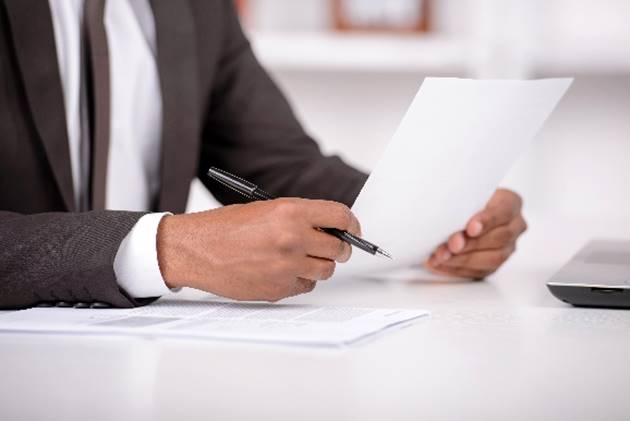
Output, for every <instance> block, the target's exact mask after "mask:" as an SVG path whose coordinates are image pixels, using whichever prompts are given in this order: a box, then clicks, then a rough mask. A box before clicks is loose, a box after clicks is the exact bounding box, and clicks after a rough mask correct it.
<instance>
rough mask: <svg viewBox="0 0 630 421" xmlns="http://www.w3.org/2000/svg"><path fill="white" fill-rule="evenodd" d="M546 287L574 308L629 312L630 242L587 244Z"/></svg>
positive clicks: (595, 242)
mask: <svg viewBox="0 0 630 421" xmlns="http://www.w3.org/2000/svg"><path fill="white" fill-rule="evenodd" d="M547 287H548V288H549V290H550V291H551V293H552V294H553V295H555V296H556V297H557V298H558V299H560V300H562V301H564V302H566V303H569V304H572V305H574V306H579V307H609V308H630V241H616V240H594V241H591V242H589V243H588V244H586V245H585V246H584V247H583V248H582V249H581V250H580V251H579V252H578V253H577V254H576V255H575V256H573V258H572V259H571V260H570V261H569V262H568V263H567V264H566V265H564V267H563V268H562V269H560V271H558V273H556V274H555V275H554V276H553V277H552V278H551V279H550V280H549V281H548V282H547Z"/></svg>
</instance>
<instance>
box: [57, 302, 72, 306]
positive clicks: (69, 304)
mask: <svg viewBox="0 0 630 421" xmlns="http://www.w3.org/2000/svg"><path fill="white" fill-rule="evenodd" d="M56 306H57V307H72V303H69V302H67V301H57V303H56Z"/></svg>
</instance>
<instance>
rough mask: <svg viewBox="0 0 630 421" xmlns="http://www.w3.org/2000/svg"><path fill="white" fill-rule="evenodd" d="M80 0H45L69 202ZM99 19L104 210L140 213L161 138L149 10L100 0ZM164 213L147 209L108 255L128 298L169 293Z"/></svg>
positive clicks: (82, 142)
mask: <svg viewBox="0 0 630 421" xmlns="http://www.w3.org/2000/svg"><path fill="white" fill-rule="evenodd" d="M84 1H85V0H49V4H50V9H51V14H52V18H53V27H54V31H55V43H56V46H57V56H58V61H59V71H60V75H61V84H62V88H63V93H64V101H65V107H66V124H67V128H68V140H69V143H70V145H69V146H70V160H71V165H72V181H73V184H74V191H75V200H76V201H77V203H80V202H81V200H83V199H82V198H83V197H84V195H86V194H87V190H88V177H87V174H88V171H87V164H86V163H87V160H88V159H89V150H88V149H87V148H89V142H88V139H87V138H86V136H84V133H85V132H86V131H85V124H83V121H84V120H83V121H82V119H84V118H85V115H86V112H87V111H86V109H85V101H84V100H82V96H83V95H85V91H84V86H83V82H82V78H81V66H82V32H83V31H82V19H83V4H84ZM104 20H105V22H104V23H105V31H106V33H107V42H108V47H109V62H110V63H109V65H110V93H111V110H110V118H111V120H110V140H109V156H108V162H107V188H106V197H105V203H106V207H107V208H108V209H117V210H134V211H148V210H150V208H151V204H152V203H154V200H155V198H156V195H157V193H158V190H159V180H160V177H159V176H160V173H159V163H160V149H161V136H162V97H161V91H160V84H159V74H158V69H157V62H156V36H155V22H154V19H153V13H152V11H151V7H150V5H149V2H148V0H116V1H107V2H106V5H105V16H104ZM83 98H84V97H83ZM164 215H165V213H153V214H148V215H145V216H143V217H142V218H140V219H139V220H138V222H137V223H136V225H135V226H134V227H133V229H132V230H131V231H130V232H129V234H128V235H127V236H126V237H125V239H124V240H123V241H122V243H121V245H120V247H119V249H118V252H117V254H116V258H115V260H114V272H115V273H116V278H117V281H118V284H119V285H120V286H121V287H122V288H123V289H124V290H125V291H126V292H127V293H128V294H130V295H131V296H133V297H136V298H142V297H153V296H159V295H162V294H164V293H166V292H169V289H168V288H167V287H166V284H165V283H164V279H163V278H162V275H161V273H160V269H159V266H158V261H157V251H156V234H157V228H158V224H159V223H160V220H161V219H162V217H163V216H164Z"/></svg>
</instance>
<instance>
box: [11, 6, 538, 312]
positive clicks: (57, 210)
mask: <svg viewBox="0 0 630 421" xmlns="http://www.w3.org/2000/svg"><path fill="white" fill-rule="evenodd" d="M213 165H214V166H217V167H220V168H223V169H225V170H228V171H231V172H233V173H235V174H239V175H241V176H243V177H244V178H246V179H249V180H251V181H253V182H255V183H257V184H260V185H262V186H264V187H265V189H266V190H268V191H269V192H270V193H272V194H275V195H279V196H283V197H286V198H284V199H278V200H274V201H269V202H259V203H252V204H234V205H230V206H225V207H223V208H221V209H218V210H212V211H207V212H201V213H197V214H190V215H185V214H182V212H183V211H184V207H185V204H186V199H187V194H188V187H189V184H190V181H191V180H192V179H193V178H194V177H195V176H199V177H200V179H201V180H202V181H203V182H204V183H206V187H207V188H208V189H209V190H211V191H212V193H213V194H214V195H215V196H216V197H217V198H218V199H219V200H221V201H222V202H223V203H225V204H230V203H234V202H236V201H237V200H238V199H237V198H236V197H235V196H234V195H233V194H230V193H229V192H227V191H226V190H225V189H223V188H220V187H219V186H216V185H215V184H212V183H211V182H209V181H208V180H207V179H206V177H204V174H205V171H206V170H207V168H208V167H210V166H213ZM366 177H367V176H366V175H365V174H363V173H361V172H360V171H357V170H356V169H354V168H352V167H350V166H348V165H346V164H345V163H344V162H342V161H341V160H340V159H339V158H337V157H327V156H323V155H322V154H321V153H320V151H319V149H318V148H317V145H316V144H315V142H314V141H313V140H312V139H310V138H309V137H308V136H307V135H306V134H305V133H304V131H303V129H302V127H301V126H300V124H299V123H298V122H297V120H296V119H295V117H294V115H293V114H292V111H291V109H290V107H289V105H288V104H287V102H286V100H285V99H284V97H283V96H282V94H281V93H280V92H279V90H278V89H277V87H276V86H275V85H274V83H273V82H272V81H271V79H270V78H269V77H268V76H267V74H266V73H265V71H264V70H263V69H262V68H261V66H260V65H259V64H258V62H257V61H256V58H255V57H254V54H253V53H252V51H251V48H250V46H249V43H248V41H247V39H246V38H245V36H244V35H243V33H242V31H241V28H240V25H239V22H238V18H237V15H236V13H235V11H234V8H233V5H232V1H231V0H180V1H169V0H120V1H108V2H105V0H0V307H1V308H22V307H28V306H33V305H39V304H48V305H50V304H57V305H84V306H87V305H107V306H116V307H130V306H135V305H141V304H143V303H146V302H150V301H151V300H153V299H154V298H155V297H157V296H160V295H162V294H163V293H165V292H168V291H169V290H170V289H173V288H178V287H183V286H188V287H194V288H198V289H202V290H205V291H209V292H212V293H215V294H219V295H222V296H226V297H230V298H235V299H256V300H271V301H274V300H278V299H281V298H284V297H287V296H291V295H295V294H299V293H303V292H307V291H310V290H312V289H313V288H314V286H315V283H316V281H318V280H323V279H327V278H329V277H330V276H331V275H332V273H333V270H334V267H335V262H344V261H346V260H348V259H349V258H350V252H351V250H350V247H349V246H348V245H347V244H345V243H343V242H340V241H339V240H338V239H336V238H333V237H332V236H329V235H327V234H324V233H322V232H321V231H319V230H317V229H315V227H335V228H339V229H346V230H349V231H351V232H354V233H359V232H360V228H359V223H358V221H357V220H356V218H355V217H354V216H353V215H352V213H351V212H350V211H349V209H348V207H347V206H350V205H351V204H352V202H353V201H354V199H355V197H356V195H357V194H358V192H359V190H360V189H361V187H362V185H363V183H364V182H365V180H366ZM291 197H304V198H309V199H310V200H307V199H296V198H291ZM520 210H521V202H520V198H519V197H518V196H517V195H516V194H514V193H512V192H510V191H507V190H499V191H497V193H496V194H495V195H494V197H493V198H492V199H491V201H490V202H489V204H488V206H487V207H486V209H484V210H482V211H481V212H480V213H479V214H477V215H475V216H473V217H472V218H471V220H470V221H468V224H467V226H466V228H465V229H464V230H463V231H462V232H458V233H455V234H453V236H452V237H451V238H450V239H449V240H448V241H447V242H446V243H445V244H443V245H441V246H439V247H438V248H437V249H436V252H435V253H434V254H433V256H432V257H431V259H430V260H429V261H428V262H427V265H428V266H429V267H430V268H432V269H433V270H436V271H439V272H442V273H446V274H451V275H457V276H465V277H470V278H482V277H484V276H486V275H488V274H489V273H491V272H493V271H494V270H496V269H497V268H498V267H499V266H500V265H501V264H502V263H503V262H504V261H505V259H507V257H508V256H509V255H510V254H511V253H512V252H513V250H514V245H515V242H516V239H517V237H518V236H519V235H520V234H521V233H522V232H523V231H524V229H525V222H524V220H523V218H522V216H521V212H520ZM420 234H421V233H420Z"/></svg>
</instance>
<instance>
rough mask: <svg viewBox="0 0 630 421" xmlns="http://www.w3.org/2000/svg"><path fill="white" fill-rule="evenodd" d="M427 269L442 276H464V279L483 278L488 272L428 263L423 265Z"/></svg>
mask: <svg viewBox="0 0 630 421" xmlns="http://www.w3.org/2000/svg"><path fill="white" fill-rule="evenodd" d="M425 266H426V268H427V269H428V270H430V271H431V272H433V273H435V274H438V275H444V276H452V277H456V278H466V279H483V278H485V277H486V276H488V275H489V274H490V272H488V271H481V270H474V269H463V268H450V267H446V266H441V265H437V266H432V265H430V264H427V265H425Z"/></svg>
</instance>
